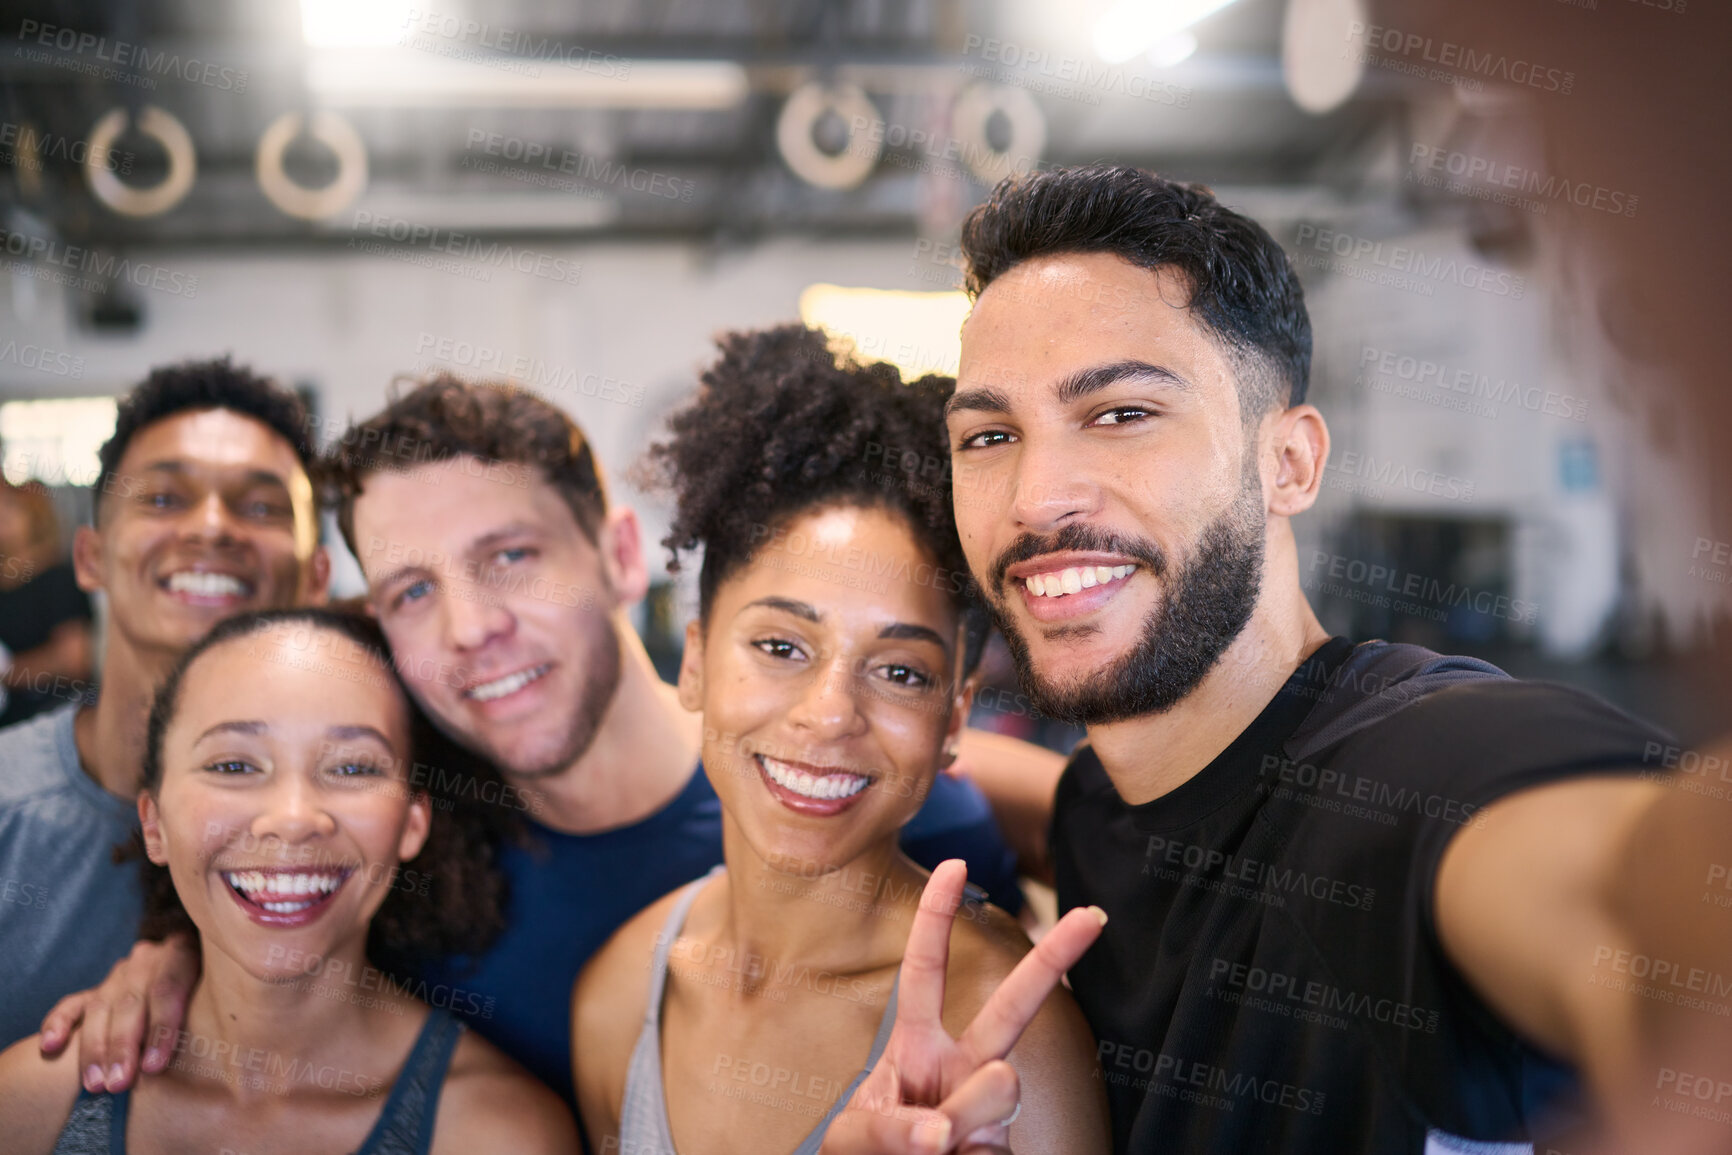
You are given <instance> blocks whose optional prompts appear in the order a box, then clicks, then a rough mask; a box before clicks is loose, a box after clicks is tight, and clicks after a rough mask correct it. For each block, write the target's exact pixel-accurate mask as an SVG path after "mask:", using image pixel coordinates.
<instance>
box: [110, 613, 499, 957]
mask: <svg viewBox="0 0 1732 1155" xmlns="http://www.w3.org/2000/svg"><path fill="white" fill-rule="evenodd" d="M320 631H323V632H327V633H335V634H338V635H340V636H342V637H344V638H347V639H348V640H349V641H351V642H354V643H355V644H356V645H357V646H359V647H360V648H361V649H362V650H363V651H365V652H366V653H367V654H368V655H370V656H371V657H372V658H374V659H375V660H376V661H377V662H378V664H379V676H380V677H381V678H387V679H389V680H390V681H391V682H392V683H393V684H394V685H395V686H396V688H397V692H398V693H399V694H401V695H402V698H403V701H404V702H405V703H406V704H407V706H408V711H409V741H410V751H409V756H410V759H411V762H410V766H409V768H408V769H409V774H408V782H407V788H408V789H409V790H411V791H412V792H417V793H425V794H428V795H430V796H431V798H432V801H433V806H432V822H431V826H430V828H429V830H428V833H427V841H426V843H425V844H424V845H423V846H422V847H421V853H420V854H419V855H417V856H416V859H415V862H416V868H415V870H414V871H410V872H409V873H408V877H409V878H413V879H415V880H416V885H413V886H411V885H407V884H406V883H405V882H404V880H403V879H402V878H399V879H398V880H395V881H394V884H393V885H392V887H391V889H390V892H389V893H388V894H387V895H386V897H385V901H384V903H383V904H382V905H381V906H380V907H379V910H378V912H377V913H376V914H375V915H374V916H373V922H372V925H371V927H370V928H369V930H368V934H367V952H368V957H369V959H371V960H372V961H373V962H375V963H377V964H379V965H380V966H382V967H384V968H385V969H386V970H388V971H392V972H394V973H402V974H406V973H409V972H410V971H411V970H412V969H413V965H414V963H416V962H417V961H426V960H429V959H433V958H438V957H442V956H445V955H453V954H464V955H471V956H472V955H475V954H479V953H480V952H481V951H483V950H485V949H486V948H487V946H488V945H490V944H491V943H492V941H493V939H494V938H495V937H497V935H498V934H499V932H500V931H501V930H503V929H504V927H505V916H504V910H505V901H506V898H507V893H508V892H507V888H506V882H505V878H504V875H503V874H502V873H501V868H500V865H499V861H498V855H499V851H500V848H501V847H502V846H503V844H504V842H505V841H506V840H507V839H508V838H512V837H513V836H515V835H517V834H518V833H520V828H519V826H518V825H517V824H516V822H515V815H514V814H512V813H510V812H508V810H507V809H505V808H503V807H502V806H500V805H496V804H493V803H490V802H486V801H477V800H478V799H490V798H504V797H507V796H508V795H509V791H508V790H506V789H504V788H503V785H502V780H501V779H500V778H499V777H498V772H497V771H496V770H495V769H494V768H493V767H492V766H491V765H489V764H488V763H487V762H486V761H484V760H483V759H482V758H480V757H479V756H478V755H475V754H472V753H471V752H470V751H468V750H466V749H463V748H462V747H460V746H458V745H457V744H456V743H455V742H453V741H452V740H451V739H450V738H448V737H447V736H446V735H445V734H444V733H443V732H442V731H440V730H439V728H438V727H437V726H435V725H434V723H433V722H432V720H431V719H429V718H428V717H427V715H426V714H425V713H424V712H423V711H422V710H421V708H420V706H419V705H417V704H416V702H415V698H414V696H413V695H412V694H410V693H409V690H408V688H407V687H405V686H404V685H403V682H402V679H401V678H400V677H399V676H398V674H397V673H396V669H395V666H394V664H393V662H392V659H391V655H390V648H389V645H388V644H387V642H386V641H385V636H384V634H383V633H382V632H381V630H380V629H379V624H378V623H377V622H376V621H375V620H374V619H372V618H371V617H368V616H366V615H365V614H360V613H354V612H349V611H345V610H340V609H332V608H329V607H323V606H300V607H292V608H288V609H276V610H266V611H263V612H258V613H242V614H236V615H235V616H233V617H229V618H224V619H223V620H222V621H220V622H218V623H217V624H216V625H215V626H213V627H212V628H211V630H210V632H209V633H207V634H205V636H204V637H202V638H200V639H199V640H198V641H197V642H196V643H194V644H193V645H192V647H191V648H189V649H188V650H187V651H186V653H184V654H182V655H181V656H180V659H179V661H177V662H176V663H175V665H174V669H173V670H172V671H170V673H169V675H168V677H167V679H166V680H165V681H164V682H163V684H162V686H161V687H160V688H159V689H158V690H157V692H156V699H155V701H154V702H153V703H152V704H151V709H150V718H149V721H148V723H147V724H146V727H145V744H144V765H143V774H142V776H141V786H142V789H143V790H144V791H145V792H146V793H150V794H153V795H154V794H155V793H156V791H157V789H158V788H159V787H160V786H161V785H162V773H163V764H162V744H163V738H164V736H165V735H166V734H167V732H168V727H169V724H170V723H172V722H173V721H174V717H175V715H176V714H177V713H178V712H179V709H180V696H181V687H182V686H183V685H184V684H185V682H186V674H187V671H188V670H189V669H191V668H192V667H193V666H194V665H196V664H197V663H198V661H199V659H200V658H202V657H203V656H204V655H205V654H207V653H209V652H210V651H211V650H213V649H215V648H216V647H218V646H220V645H222V644H224V643H225V642H230V641H234V640H236V639H241V638H249V637H253V636H256V635H259V634H266V633H276V634H278V635H279V636H289V637H294V638H298V637H299V636H300V635H302V634H303V633H304V634H307V635H311V634H312V633H314V632H320ZM308 645H309V648H312V649H315V650H316V647H315V646H313V644H312V643H311V642H310V641H309V643H308ZM308 657H309V658H313V659H315V660H316V653H314V654H309V655H308ZM143 868H144V891H145V915H144V920H143V928H142V934H143V936H144V937H145V938H148V939H161V938H164V937H166V936H167V935H169V934H176V933H179V934H187V935H190V936H192V937H193V938H194V939H196V938H197V935H198V928H197V927H196V926H195V925H194V924H193V921H192V919H191V918H190V917H189V916H188V915H187V913H186V909H185V908H184V907H183V906H182V905H181V902H180V895H179V894H178V893H177V892H176V890H175V888H174V880H173V878H171V877H170V875H169V872H168V868H167V867H165V866H158V865H157V864H156V863H154V862H151V861H150V860H149V859H148V858H147V859H145V860H144V864H143Z"/></svg>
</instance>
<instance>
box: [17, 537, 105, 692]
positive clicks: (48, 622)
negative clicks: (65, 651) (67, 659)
mask: <svg viewBox="0 0 1732 1155" xmlns="http://www.w3.org/2000/svg"><path fill="white" fill-rule="evenodd" d="M73 620H83V621H89V620H90V598H89V596H88V595H86V594H85V592H84V591H83V590H81V589H79V588H78V579H77V578H76V577H74V576H73V573H72V566H71V565H70V564H68V563H66V562H61V563H60V564H58V565H51V566H49V567H48V568H47V569H44V570H43V571H42V572H41V573H39V574H37V575H36V576H35V577H33V578H31V579H30V580H29V581H27V582H25V583H24V584H23V585H21V586H18V587H17V588H16V589H9V590H0V643H4V644H5V646H6V648H7V649H9V650H11V651H12V653H13V654H14V655H17V654H22V653H24V652H26V651H28V650H34V649H35V648H36V647H37V646H40V645H42V644H43V643H44V642H46V641H48V637H49V635H50V634H52V633H53V632H54V628H55V627H56V626H58V625H60V624H61V623H62V622H68V621H73ZM67 685H68V684H67V683H66V682H65V681H62V682H61V683H60V684H59V685H58V686H56V685H55V684H54V683H53V682H52V680H51V681H49V682H47V683H44V684H43V685H41V686H34V687H32V686H19V687H14V688H13V689H12V690H11V692H10V694H9V695H8V701H7V703H6V707H5V709H4V710H0V726H10V725H11V724H12V723H14V722H22V721H23V720H24V719H25V718H28V717H30V716H31V715H33V714H37V713H40V712H41V711H43V710H45V709H47V708H48V707H50V706H54V705H58V704H60V703H62V702H64V701H66V700H67V699H68V693H69V691H68V689H67ZM57 690H58V693H57V692H56V691H57ZM70 692H71V693H76V689H74V690H72V691H70Z"/></svg>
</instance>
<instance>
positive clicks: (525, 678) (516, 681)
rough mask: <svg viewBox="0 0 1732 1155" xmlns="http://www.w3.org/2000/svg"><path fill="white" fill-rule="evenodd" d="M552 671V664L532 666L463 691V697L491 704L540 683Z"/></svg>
mask: <svg viewBox="0 0 1732 1155" xmlns="http://www.w3.org/2000/svg"><path fill="white" fill-rule="evenodd" d="M552 669H553V663H552V662H543V663H542V664H541V665H539V666H531V667H530V668H529V669H527V670H519V671H517V672H516V673H515V674H507V675H505V676H504V677H503V678H495V679H493V680H492V681H491V682H482V683H481V684H480V685H478V686H471V687H469V689H467V690H465V691H463V696H464V697H465V698H468V699H469V700H470V701H472V702H491V701H493V700H495V699H497V698H503V697H505V696H506V695H507V694H515V693H517V691H519V690H521V689H523V687H525V686H527V685H529V684H530V683H532V682H539V681H540V680H541V679H542V678H545V677H546V676H547V674H548V671H550V670H552Z"/></svg>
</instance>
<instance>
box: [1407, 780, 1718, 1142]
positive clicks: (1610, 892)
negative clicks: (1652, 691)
mask: <svg viewBox="0 0 1732 1155" xmlns="http://www.w3.org/2000/svg"><path fill="white" fill-rule="evenodd" d="M1724 756H1725V757H1726V758H1727V759H1728V760H1727V761H1726V762H1723V763H1721V764H1722V765H1725V766H1728V767H1732V748H1728V749H1727V750H1725V751H1724ZM1691 784H1693V783H1687V782H1685V781H1682V780H1677V779H1674V780H1669V781H1655V780H1652V779H1646V780H1644V779H1637V778H1634V777H1630V778H1614V779H1604V778H1596V779H1587V780H1583V779H1576V780H1572V781H1568V782H1563V783H1557V784H1553V785H1548V786H1541V787H1536V788H1533V789H1530V790H1525V791H1522V792H1520V793H1518V794H1514V795H1511V796H1510V797H1507V798H1504V799H1502V800H1500V801H1498V802H1497V803H1495V804H1494V805H1492V806H1489V807H1487V808H1486V809H1485V810H1483V811H1481V815H1482V816H1483V818H1484V822H1483V823H1482V824H1479V825H1476V826H1472V827H1468V828H1465V829H1463V830H1462V831H1461V832H1459V833H1458V834H1456V835H1455V837H1454V838H1453V839H1452V840H1451V842H1450V844H1449V846H1448V848H1447V849H1446V851H1445V853H1444V856H1443V859H1442V862H1441V864H1440V865H1439V868H1438V875H1437V886H1436V920H1437V928H1438V934H1439V937H1440V939H1441V940H1442V943H1443V946H1444V949H1445V951H1446V952H1447V953H1448V955H1449V957H1450V958H1451V960H1452V961H1453V962H1454V963H1455V965H1456V966H1457V967H1459V968H1460V969H1461V971H1462V972H1463V974H1464V975H1466V977H1467V979H1468V981H1469V982H1470V983H1471V984H1472V985H1473V986H1474V988H1475V989H1476V990H1477V991H1478V992H1479V994H1480V996H1481V997H1482V998H1484V999H1485V1000H1486V1002H1487V1003H1488V1004H1489V1005H1490V1006H1491V1007H1492V1008H1493V1009H1494V1010H1496V1011H1497V1012H1498V1013H1499V1014H1500V1015H1501V1016H1502V1017H1503V1019H1504V1020H1505V1021H1506V1022H1508V1023H1509V1024H1510V1025H1511V1026H1513V1027H1514V1028H1515V1029H1516V1030H1517V1031H1519V1032H1520V1033H1521V1034H1523V1035H1524V1036H1525V1037H1527V1038H1528V1039H1529V1040H1531V1041H1532V1042H1533V1043H1534V1044H1535V1045H1537V1046H1539V1047H1541V1048H1542V1049H1544V1050H1546V1051H1548V1052H1550V1053H1552V1054H1554V1055H1556V1056H1558V1057H1560V1058H1562V1059H1565V1060H1567V1061H1569V1062H1571V1063H1573V1064H1574V1065H1575V1066H1576V1067H1577V1068H1578V1069H1579V1070H1580V1071H1581V1072H1582V1074H1583V1077H1584V1079H1585V1081H1586V1084H1587V1086H1588V1088H1589V1089H1590V1090H1591V1092H1592V1093H1593V1096H1594V1098H1595V1101H1596V1103H1597V1105H1598V1108H1599V1111H1600V1114H1601V1118H1602V1123H1603V1124H1604V1125H1605V1126H1606V1128H1607V1129H1608V1130H1609V1131H1610V1133H1611V1137H1612V1138H1614V1139H1615V1140H1616V1141H1618V1142H1621V1143H1624V1144H1628V1145H1630V1146H1631V1147H1632V1149H1638V1150H1665V1151H1671V1152H1694V1151H1704V1152H1705V1151H1710V1150H1713V1151H1723V1150H1725V1149H1727V1135H1728V1133H1729V1132H1728V1129H1727V1127H1726V1125H1725V1123H1723V1122H1720V1121H1719V1120H1720V1119H1725V1120H1728V1121H1732V1017H1729V1016H1732V889H1726V886H1725V884H1726V879H1727V877H1728V873H1729V872H1732V801H1724V800H1722V799H1719V798H1715V797H1712V796H1711V795H1708V794H1700V793H1694V792H1692V791H1690V790H1689V789H1686V788H1685V787H1686V786H1687V785H1691ZM1717 888H1718V889H1717ZM1716 898H1724V899H1725V900H1726V902H1727V905H1722V904H1721V903H1720V902H1718V901H1716ZM1704 1092H1706V1093H1704ZM1716 1113H1717V1114H1716Z"/></svg>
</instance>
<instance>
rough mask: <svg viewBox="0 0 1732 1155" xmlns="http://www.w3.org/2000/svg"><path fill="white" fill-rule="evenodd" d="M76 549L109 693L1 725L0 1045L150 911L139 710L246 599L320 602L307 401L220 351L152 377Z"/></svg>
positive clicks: (126, 409)
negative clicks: (128, 850)
mask: <svg viewBox="0 0 1732 1155" xmlns="http://www.w3.org/2000/svg"><path fill="white" fill-rule="evenodd" d="M99 458H100V462H101V468H102V471H101V476H100V478H99V480H98V482H97V485H96V491H95V509H94V517H93V520H94V523H95V524H93V525H88V526H81V527H80V528H79V530H78V533H77V536H76V537H75V538H74V540H73V550H72V558H73V565H74V568H75V569H76V571H77V575H78V582H79V585H80V586H81V587H82V588H84V589H85V590H88V591H92V592H94V591H97V590H100V591H102V593H103V594H104V595H106V597H107V600H108V615H107V622H106V628H105V631H104V635H103V661H102V670H101V674H100V687H101V692H100V694H97V693H96V692H95V690H94V688H92V687H89V686H84V685H75V684H73V683H70V682H69V683H67V684H66V686H65V687H64V691H65V692H64V694H63V696H64V697H66V698H67V699H68V701H67V703H66V704H65V705H64V706H61V707H60V708H58V709H55V710H52V711H49V712H47V713H45V714H42V715H39V716H38V717H36V718H34V719H32V720H30V721H28V722H25V723H22V724H20V725H18V726H14V727H11V728H9V729H7V730H6V731H4V732H0V880H3V885H4V886H5V887H6V888H7V894H8V897H7V900H6V901H4V902H0V974H3V975H4V976H5V981H6V998H5V1000H4V1003H3V1005H0V1046H4V1045H6V1044H8V1043H12V1042H15V1041H16V1040H18V1039H20V1038H23V1037H24V1036H25V1035H29V1034H31V1033H33V1032H34V1031H35V1030H36V1029H37V1025H38V1024H39V1023H40V1022H41V1021H42V1016H43V1015H44V1014H45V1013H46V1012H47V1011H48V1009H49V1007H50V1006H52V1005H53V1004H54V1001H55V1000H56V999H58V998H59V997H60V996H62V995H65V994H67V993H69V992H71V991H75V990H78V989H79V988H81V987H85V986H89V985H91V984H92V983H93V982H95V981H96V980H98V979H100V978H101V977H102V976H103V975H105V974H107V973H108V969H109V967H110V966H112V965H113V964H114V962H115V960H116V959H119V958H121V957H122V956H124V955H125V954H126V952H127V949H128V948H129V947H130V946H131V945H132V942H133V939H134V938H135V936H136V935H137V933H138V923H139V919H140V917H141V916H142V914H143V897H142V895H141V893H140V891H139V885H138V868H137V867H136V865H134V864H132V863H126V864H119V865H117V864H116V863H115V862H114V861H113V860H112V853H111V852H112V850H113V848H114V847H115V846H116V845H118V844H121V843H124V842H125V841H127V840H128V839H129V838H130V837H131V836H132V833H133V831H134V830H135V829H136V828H137V825H138V816H137V807H136V805H135V803H134V801H133V799H134V797H135V796H136V794H137V793H138V782H139V774H140V770H141V767H142V764H143V750H144V731H145V719H146V716H147V715H148V713H149V710H150V703H151V699H152V697H153V696H154V694H155V693H156V687H157V685H158V684H159V683H160V682H161V681H162V679H163V678H164V677H166V676H167V673H168V670H169V669H170V668H171V667H172V666H173V665H174V662H175V660H176V659H177V658H178V657H179V656H180V655H181V653H183V652H184V651H185V650H186V649H187V647H189V646H191V645H192V644H193V643H194V642H196V641H198V640H199V639H200V638H202V637H203V636H204V635H205V633H206V632H208V631H209V630H210V628H211V627H212V626H214V625H215V624H216V623H217V622H219V621H221V620H222V619H223V618H225V617H228V616H229V615H230V614H234V613H239V612H241V611H244V610H254V609H271V608H276V607H281V606H292V605H301V604H305V603H307V602H310V601H316V600H318V599H320V598H322V597H323V595H324V591H325V583H326V580H327V577H328V576H329V570H330V566H329V563H328V560H327V558H326V556H325V551H324V549H323V547H321V546H320V545H319V542H318V533H319V530H318V519H317V513H316V505H315V502H314V497H313V487H312V481H311V479H310V478H309V476H308V472H307V469H308V465H309V464H310V463H311V462H312V460H313V448H312V444H311V442H310V440H309V438H308V422H307V413H306V408H305V406H304V405H303V404H302V403H301V401H300V399H299V398H297V397H296V396H295V395H294V394H293V393H290V392H288V391H287V390H285V389H282V388H281V387H279V386H277V385H275V384H274V383H272V382H270V381H268V380H266V379H265V378H263V377H259V376H257V375H256V374H254V373H252V372H251V371H249V370H247V369H245V368H242V367H240V366H236V365H233V364H231V363H230V362H229V361H228V360H227V359H226V358H224V359H221V360H214V361H189V362H182V363H179V364H175V365H169V366H165V367H162V368H159V369H156V370H154V371H152V373H151V374H150V376H149V377H147V378H146V379H145V380H144V382H143V383H141V384H140V385H139V386H138V387H137V388H135V389H133V390H132V392H130V393H128V394H127V395H126V396H125V397H123V398H122V399H121V402H120V407H119V411H118V413H117V415H116V423H115V430H114V435H113V437H111V438H110V439H109V440H108V442H107V443H106V444H105V445H103V447H102V450H101V452H100V454H99Z"/></svg>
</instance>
